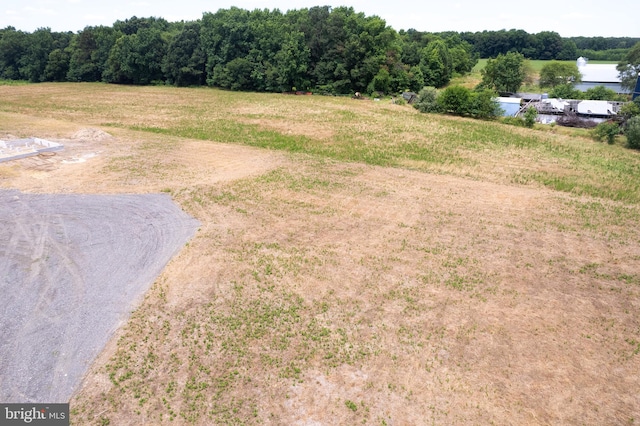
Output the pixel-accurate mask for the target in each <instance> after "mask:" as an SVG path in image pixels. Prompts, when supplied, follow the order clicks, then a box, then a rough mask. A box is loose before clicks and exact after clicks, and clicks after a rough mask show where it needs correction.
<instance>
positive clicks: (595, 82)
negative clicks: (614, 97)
mask: <svg viewBox="0 0 640 426" xmlns="http://www.w3.org/2000/svg"><path fill="white" fill-rule="evenodd" d="M576 65H577V66H578V70H579V71H580V74H582V79H581V81H580V82H579V83H576V85H575V88H576V89H578V90H580V91H582V92H586V91H587V90H588V89H591V88H593V87H596V86H604V87H606V88H607V89H611V90H613V91H614V92H616V93H620V94H628V93H630V92H629V90H627V89H624V88H623V87H622V84H621V82H620V73H619V72H618V70H617V69H616V65H615V64H590V63H589V60H588V59H586V58H583V57H579V58H578V60H577V61H576Z"/></svg>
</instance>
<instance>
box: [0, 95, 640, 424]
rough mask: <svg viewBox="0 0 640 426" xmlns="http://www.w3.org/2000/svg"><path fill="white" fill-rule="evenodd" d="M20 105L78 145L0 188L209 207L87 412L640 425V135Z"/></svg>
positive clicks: (92, 102) (91, 99)
mask: <svg viewBox="0 0 640 426" xmlns="http://www.w3.org/2000/svg"><path fill="white" fill-rule="evenodd" d="M0 99H1V101H0V139H3V138H8V136H10V135H13V136H16V137H30V136H37V137H42V138H49V139H53V140H60V141H62V142H63V143H64V144H65V148H66V149H65V151H62V152H60V153H58V155H56V156H55V160H53V161H47V162H46V163H44V162H42V163H39V162H38V159H26V160H19V161H17V162H12V163H7V164H0V187H3V188H13V189H19V190H21V191H27V192H38V193H63V192H64V193H148V192H166V193H169V194H171V196H172V198H173V199H174V201H175V202H177V203H178V204H179V205H180V206H181V207H182V208H183V209H184V210H185V211H187V212H188V213H190V214H191V215H193V216H194V217H195V218H197V219H198V220H199V221H200V223H201V224H202V226H201V229H200V230H199V231H198V233H197V234H196V237H195V238H194V239H193V240H192V241H191V242H190V243H189V245H188V246H186V247H185V248H184V249H183V250H182V251H181V253H180V254H179V255H178V256H177V257H176V258H174V259H173V260H172V261H171V262H170V263H169V265H168V267H167V268H166V269H165V271H164V272H163V273H162V275H161V276H160V278H159V279H158V280H157V281H156V282H155V283H154V285H153V287H152V288H151V290H150V291H149V292H148V294H147V296H146V298H145V300H144V301H143V303H142V304H141V305H140V306H139V308H138V309H137V310H136V311H135V312H134V313H133V315H132V317H131V319H130V320H129V322H128V323H127V325H126V326H124V327H123V328H122V329H120V330H119V331H118V333H117V335H116V336H114V338H112V339H111V341H110V342H109V343H108V345H107V346H106V348H105V350H104V351H103V353H102V354H101V355H100V356H99V357H98V359H97V360H96V361H95V362H94V363H93V365H92V367H91V371H90V373H89V374H88V375H87V377H86V379H85V381H84V383H83V386H82V388H81V389H79V391H78V392H77V393H76V394H75V396H74V397H73V399H72V400H71V408H72V423H73V424H78V425H85V424H86V425H94V424H111V425H129V424H130V425H140V424H148V425H154V424H199V425H208V424H273V425H276V424H277V425H279V424H356V423H360V424H371V425H384V424H386V425H391V424H394V425H405V424H406V425H409V424H411V425H413V424H416V425H422V424H491V423H494V424H559V423H560V424H561V423H569V424H634V422H637V421H638V419H640V399H639V397H638V392H637V389H639V388H640V374H639V373H640V299H639V296H640V272H639V271H640V230H639V229H638V223H639V219H640V206H639V203H640V154H639V153H638V152H634V151H630V150H627V149H624V148H623V147H620V146H615V145H614V146H609V145H606V144H600V143H596V142H593V141H592V140H590V139H586V138H579V137H572V136H568V135H562V134H556V133H553V132H541V131H535V130H528V129H523V128H515V127H508V126H503V125H500V124H497V123H492V122H480V121H472V120H467V119H461V118H453V117H442V116H434V115H424V114H420V113H418V112H417V111H415V110H414V109H413V108H411V107H408V106H398V105H392V104H390V103H387V102H369V101H356V100H351V99H344V98H330V97H316V96H299V97H296V96H283V95H270V94H251V93H231V92H222V91H217V90H211V89H176V88H160V87H128V86H109V85H103V84H40V85H24V86H0ZM87 129H94V130H92V131H88V130H87ZM107 133H108V134H109V135H107ZM72 159H84V160H86V161H75V162H74V161H69V160H72ZM65 160H67V162H65Z"/></svg>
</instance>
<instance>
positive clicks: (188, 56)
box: [162, 22, 207, 86]
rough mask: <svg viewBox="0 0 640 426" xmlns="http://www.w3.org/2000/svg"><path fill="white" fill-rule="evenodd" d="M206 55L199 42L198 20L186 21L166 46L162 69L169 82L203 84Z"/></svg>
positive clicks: (183, 84)
mask: <svg viewBox="0 0 640 426" xmlns="http://www.w3.org/2000/svg"><path fill="white" fill-rule="evenodd" d="M206 61H207V58H206V55H205V53H204V50H203V49H202V44H201V43H200V22H188V23H186V24H185V25H184V27H183V28H182V30H181V31H180V32H179V33H178V34H177V35H176V36H175V37H173V39H172V40H171V42H170V43H169V45H168V46H167V54H166V55H165V57H164V59H163V62H162V71H163V73H164V75H165V78H166V79H167V81H168V82H169V83H170V84H175V85H176V86H191V85H203V84H205V82H206V68H205V65H206Z"/></svg>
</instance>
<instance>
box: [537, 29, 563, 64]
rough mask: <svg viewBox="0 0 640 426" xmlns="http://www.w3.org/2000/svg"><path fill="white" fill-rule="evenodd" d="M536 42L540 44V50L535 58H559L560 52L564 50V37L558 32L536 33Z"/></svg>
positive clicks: (546, 59)
mask: <svg viewBox="0 0 640 426" xmlns="http://www.w3.org/2000/svg"><path fill="white" fill-rule="evenodd" d="M536 42H537V45H538V52H537V55H536V57H535V59H542V60H544V61H549V60H551V59H557V58H558V56H559V54H560V52H562V48H563V46H562V37H560V34H558V33H556V32H553V31H543V32H540V33H538V34H536Z"/></svg>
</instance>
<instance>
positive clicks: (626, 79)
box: [617, 42, 640, 91]
mask: <svg viewBox="0 0 640 426" xmlns="http://www.w3.org/2000/svg"><path fill="white" fill-rule="evenodd" d="M617 70H618V71H619V72H620V79H621V80H622V87H624V88H625V89H628V90H629V91H633V89H634V88H635V86H636V81H637V80H638V75H639V74H640V42H638V43H636V44H635V46H633V48H632V49H631V50H630V51H629V53H627V56H626V57H625V58H624V60H623V61H621V62H620V63H619V64H618V66H617Z"/></svg>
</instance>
